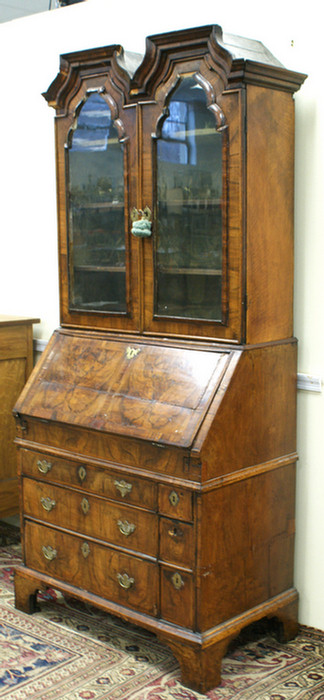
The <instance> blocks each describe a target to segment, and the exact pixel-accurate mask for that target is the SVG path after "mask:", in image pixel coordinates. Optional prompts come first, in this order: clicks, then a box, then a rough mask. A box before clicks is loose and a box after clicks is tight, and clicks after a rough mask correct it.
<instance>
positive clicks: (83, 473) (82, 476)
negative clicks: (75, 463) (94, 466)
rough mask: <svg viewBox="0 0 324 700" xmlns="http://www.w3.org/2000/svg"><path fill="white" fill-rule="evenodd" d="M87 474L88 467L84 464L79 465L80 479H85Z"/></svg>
mask: <svg viewBox="0 0 324 700" xmlns="http://www.w3.org/2000/svg"><path fill="white" fill-rule="evenodd" d="M86 476H87V470H86V468H85V467H84V466H83V465H82V466H81V467H79V469H78V477H79V479H80V481H84V480H85V478H86Z"/></svg>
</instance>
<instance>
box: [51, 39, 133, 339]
mask: <svg viewBox="0 0 324 700" xmlns="http://www.w3.org/2000/svg"><path fill="white" fill-rule="evenodd" d="M112 49H114V47H112ZM85 53H86V52H85ZM113 53H114V52H113V50H112V51H111V54H112V56H113ZM134 118H135V114H134V110H123V96H122V94H121V92H120V91H119V90H117V89H116V86H115V85H114V81H113V79H112V76H111V69H110V70H109V68H107V60H106V69H105V72H102V71H100V69H99V68H98V67H96V70H95V71H94V70H93V67H92V70H91V65H90V61H89V60H88V62H87V65H86V66H85V67H84V70H83V71H82V70H80V69H79V71H78V82H77V89H75V88H74V90H73V91H71V90H70V95H69V99H68V101H67V103H66V104H65V105H64V108H63V109H61V110H58V109H57V117H56V138H57V179H58V212H59V237H60V245H59V250H60V284H61V290H60V291H61V294H60V297H61V320H62V324H63V325H74V326H82V327H91V328H93V327H94V328H108V329H116V330H119V329H123V330H137V329H138V307H139V302H138V300H139V290H138V265H137V245H136V241H135V239H131V236H130V230H129V229H130V225H129V221H130V219H129V211H130V209H131V207H132V199H133V198H134V194H133V193H134V188H135V182H136V163H135V160H136V144H135V134H136V127H135V121H134Z"/></svg>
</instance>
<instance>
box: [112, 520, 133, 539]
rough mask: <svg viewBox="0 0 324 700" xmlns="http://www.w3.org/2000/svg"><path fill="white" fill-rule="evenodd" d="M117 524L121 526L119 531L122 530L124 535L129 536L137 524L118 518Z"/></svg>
mask: <svg viewBox="0 0 324 700" xmlns="http://www.w3.org/2000/svg"><path fill="white" fill-rule="evenodd" d="M117 525H118V528H119V531H120V532H121V534H122V535H125V537H128V536H129V535H131V534H132V533H133V532H134V530H135V527H136V526H135V525H134V524H133V523H129V522H128V520H118V521H117Z"/></svg>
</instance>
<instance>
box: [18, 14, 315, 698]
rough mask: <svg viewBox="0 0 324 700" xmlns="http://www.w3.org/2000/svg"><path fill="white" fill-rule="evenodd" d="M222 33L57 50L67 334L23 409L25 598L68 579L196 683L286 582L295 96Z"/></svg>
mask: <svg viewBox="0 0 324 700" xmlns="http://www.w3.org/2000/svg"><path fill="white" fill-rule="evenodd" d="M304 79H305V76H304V75H301V74H297V73H294V72H292V71H287V70H286V69H284V68H283V67H282V66H281V65H280V64H278V62H277V61H276V60H275V59H274V58H273V56H271V54H270V53H269V52H268V51H267V50H266V49H265V48H264V47H263V46H262V45H261V44H259V43H258V42H248V41H247V40H242V39H238V38H237V37H230V36H227V37H222V32H221V30H220V28H219V27H217V26H215V27H211V26H210V27H200V28H197V29H192V30H184V31H180V32H174V33H168V34H162V35H158V36H154V37H150V38H149V39H147V46H146V54H145V56H144V59H143V60H141V59H139V57H138V56H135V55H133V54H126V53H125V54H124V53H123V51H122V49H121V48H120V47H119V46H118V45H116V46H108V47H104V48H99V49H93V50H89V51H82V52H77V53H73V54H67V55H64V56H62V57H61V67H60V72H59V74H58V76H57V78H56V79H55V80H54V82H53V83H52V85H51V86H50V88H49V89H48V91H47V93H46V94H45V97H46V99H47V101H48V102H49V104H50V105H51V106H53V107H54V108H55V110H56V153H57V189H58V219H59V252H60V299H61V327H60V329H58V330H57V331H56V332H55V333H54V334H53V336H52V338H51V340H50V342H49V344H48V346H47V348H46V351H45V352H44V353H43V355H42V358H41V360H40V361H39V363H38V365H37V366H36V368H35V370H34V372H33V374H32V377H31V378H30V380H29V382H28V384H27V386H26V387H25V389H24V391H23V393H22V394H21V396H20V398H19V400H18V402H17V404H16V407H15V414H16V417H17V438H16V443H17V446H18V452H19V459H18V468H19V479H20V491H21V516H22V533H23V552H24V564H23V565H22V566H20V567H17V569H16V572H15V592H16V606H17V607H18V608H19V609H20V610H23V611H25V612H33V610H34V609H35V606H36V596H37V592H38V591H39V590H40V589H46V588H47V587H49V586H50V587H54V588H58V589H60V590H61V591H63V593H65V594H67V595H73V596H76V597H79V598H80V599H82V600H85V601H88V602H90V603H92V604H94V605H97V606H98V607H100V608H102V609H104V610H106V611H108V612H110V613H113V614H116V615H118V616H121V617H122V618H123V619H125V620H128V621H130V622H132V623H135V624H138V625H141V626H143V627H145V628H147V629H149V630H151V631H153V632H155V633H156V634H157V635H158V636H159V637H160V638H161V639H162V640H163V641H164V642H165V643H166V644H168V645H169V646H170V648H171V649H172V651H173V653H174V654H175V656H176V657H177V658H178V660H179V663H180V667H181V672H182V680H183V683H185V684H187V685H189V686H190V687H192V688H194V689H196V690H198V691H200V692H206V691H207V690H208V689H210V688H212V687H213V686H215V685H217V684H218V683H219V682H220V672H221V661H222V657H223V655H224V654H225V653H226V649H227V647H228V644H229V642H230V641H231V640H232V639H233V638H234V637H235V636H237V634H238V633H239V631H240V630H241V629H242V628H243V627H245V626H247V625H249V624H250V623H253V622H256V621H258V620H261V619H262V618H276V619H277V620H279V622H280V623H281V629H282V631H283V636H284V638H285V639H289V638H291V637H292V636H293V635H294V634H295V633H296V630H297V598H298V595H297V592H296V590H295V588H294V586H293V556H294V500H295V495H294V490H295V462H296V457H297V455H296V436H295V424H296V340H295V339H294V338H293V319H292V298H293V291H292V285H293V170H294V103H293V93H294V92H295V91H296V90H297V89H298V88H299V87H300V85H301V84H302V82H303V80H304Z"/></svg>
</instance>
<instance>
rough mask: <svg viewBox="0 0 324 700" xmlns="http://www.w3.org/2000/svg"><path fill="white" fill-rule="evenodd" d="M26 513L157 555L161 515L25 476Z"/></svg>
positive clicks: (54, 523)
mask: <svg viewBox="0 0 324 700" xmlns="http://www.w3.org/2000/svg"><path fill="white" fill-rule="evenodd" d="M23 510H24V515H25V516H26V517H30V518H35V519H37V520H42V521H45V522H46V523H50V524H52V525H58V526H60V527H63V528H66V529H69V530H73V531H75V532H77V533H82V534H83V535H88V536H89V537H95V538H98V539H102V540H104V541H105V542H109V543H111V544H115V545H117V546H122V547H125V548H126V549H133V550H135V551H139V552H143V553H145V554H147V555H149V556H152V557H157V547H158V526H157V515H156V514H155V513H151V512H149V511H146V510H143V509H141V508H135V507H131V506H123V505H122V504H121V503H116V502H114V501H109V500H107V499H105V498H98V497H96V496H92V495H89V494H85V493H84V492H82V491H77V490H75V489H67V488H63V487H60V486H54V485H52V484H47V483H44V482H42V481H34V480H33V479H27V478H25V479H24V480H23Z"/></svg>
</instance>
